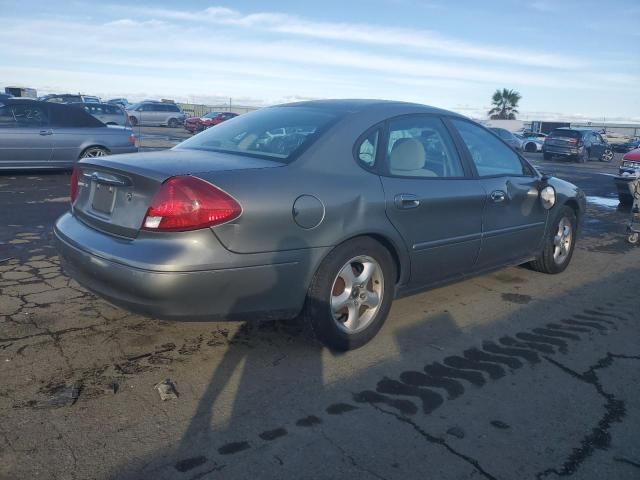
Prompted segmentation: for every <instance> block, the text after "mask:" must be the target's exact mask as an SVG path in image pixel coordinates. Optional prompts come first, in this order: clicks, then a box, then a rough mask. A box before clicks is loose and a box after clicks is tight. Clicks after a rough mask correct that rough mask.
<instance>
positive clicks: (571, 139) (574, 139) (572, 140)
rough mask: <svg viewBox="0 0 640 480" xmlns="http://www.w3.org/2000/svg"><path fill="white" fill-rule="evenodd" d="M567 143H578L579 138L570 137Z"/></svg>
mask: <svg viewBox="0 0 640 480" xmlns="http://www.w3.org/2000/svg"><path fill="white" fill-rule="evenodd" d="M567 143H569V145H577V144H578V140H577V139H576V138H570V139H569V141H568V142H567Z"/></svg>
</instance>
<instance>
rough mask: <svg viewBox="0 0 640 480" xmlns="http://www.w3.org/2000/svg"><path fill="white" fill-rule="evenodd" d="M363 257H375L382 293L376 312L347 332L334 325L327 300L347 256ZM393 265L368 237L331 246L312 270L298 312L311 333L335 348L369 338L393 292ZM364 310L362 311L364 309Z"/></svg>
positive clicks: (385, 312)
mask: <svg viewBox="0 0 640 480" xmlns="http://www.w3.org/2000/svg"><path fill="white" fill-rule="evenodd" d="M359 256H367V257H370V258H371V259H373V260H375V261H376V262H377V264H378V266H379V267H380V271H381V275H382V279H383V281H382V287H383V290H382V295H381V297H382V298H381V300H380V304H379V307H378V311H377V312H376V313H375V315H374V316H373V318H372V319H371V320H370V321H369V323H368V324H367V325H366V327H365V328H364V329H363V330H360V331H357V332H354V333H348V332H347V331H345V329H343V328H340V327H339V326H338V320H336V319H334V314H333V312H332V309H331V306H330V303H331V298H332V295H334V293H333V289H334V282H335V281H336V278H337V276H338V274H339V272H340V271H341V270H342V269H343V267H344V266H345V265H347V264H348V263H349V261H350V260H351V259H354V258H356V257H359ZM395 282H396V267H395V263H394V261H393V258H392V256H391V254H390V253H389V251H388V250H387V249H386V248H385V247H383V246H382V245H381V244H380V243H378V242H377V241H375V240H374V239H372V238H370V237H358V238H354V239H352V240H349V241H347V242H345V243H343V244H341V245H339V246H337V247H336V248H335V249H333V250H332V251H331V252H330V253H329V254H328V255H327V257H326V258H325V259H324V260H323V262H322V264H321V265H320V267H319V268H318V270H317V271H316V273H315V275H314V277H313V280H312V281H311V285H310V286H309V290H308V291H307V298H306V301H305V306H304V309H303V312H302V318H303V320H304V321H305V323H306V324H307V326H308V327H309V330H311V332H312V333H313V335H314V336H315V337H316V338H317V339H318V340H319V341H320V342H322V343H323V344H324V345H325V346H327V347H328V348H330V349H332V350H336V351H346V350H353V349H356V348H359V347H361V346H363V345H364V344H366V343H367V342H368V341H369V340H371V339H372V338H373V337H374V336H375V335H376V334H377V333H378V331H379V330H380V328H381V327H382V325H383V324H384V322H385V320H386V319H387V316H388V315H389V310H390V308H391V303H392V301H393V297H394V294H395ZM365 311H366V310H365Z"/></svg>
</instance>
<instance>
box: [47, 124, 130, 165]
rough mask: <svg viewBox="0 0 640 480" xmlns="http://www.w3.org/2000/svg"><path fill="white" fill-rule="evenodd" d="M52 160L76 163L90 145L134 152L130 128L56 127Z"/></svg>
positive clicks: (114, 150) (111, 150)
mask: <svg viewBox="0 0 640 480" xmlns="http://www.w3.org/2000/svg"><path fill="white" fill-rule="evenodd" d="M53 132H54V134H53V142H54V143H53V155H52V158H51V160H52V161H53V162H57V163H61V164H65V165H66V164H74V163H75V162H76V161H78V159H79V158H80V155H81V154H82V152H83V151H84V150H86V149H87V148H89V147H94V146H98V147H104V148H106V149H107V150H109V151H110V152H113V153H116V152H117V153H125V152H133V151H135V148H132V147H133V146H132V145H129V135H130V134H131V133H132V130H130V129H119V128H111V127H97V128H54V129H53Z"/></svg>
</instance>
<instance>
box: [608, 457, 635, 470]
mask: <svg viewBox="0 0 640 480" xmlns="http://www.w3.org/2000/svg"><path fill="white" fill-rule="evenodd" d="M613 459H614V460H615V461H616V462H620V463H626V464H627V465H631V466H632V467H636V468H640V462H634V461H633V460H629V459H628V458H624V457H613Z"/></svg>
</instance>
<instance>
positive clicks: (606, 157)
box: [600, 148, 614, 163]
mask: <svg viewBox="0 0 640 480" xmlns="http://www.w3.org/2000/svg"><path fill="white" fill-rule="evenodd" d="M613 157H614V153H613V150H611V149H610V148H607V149H605V151H604V152H602V155H600V161H601V162H605V163H610V162H611V160H613Z"/></svg>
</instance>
